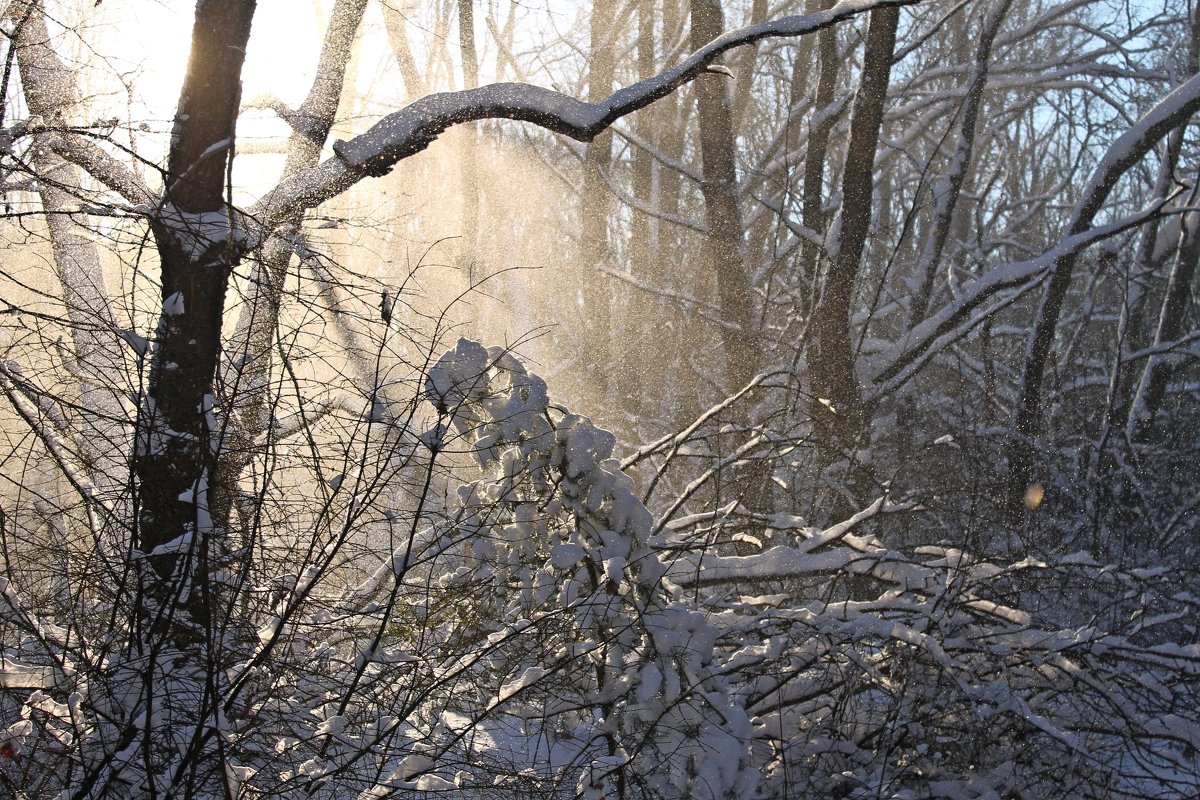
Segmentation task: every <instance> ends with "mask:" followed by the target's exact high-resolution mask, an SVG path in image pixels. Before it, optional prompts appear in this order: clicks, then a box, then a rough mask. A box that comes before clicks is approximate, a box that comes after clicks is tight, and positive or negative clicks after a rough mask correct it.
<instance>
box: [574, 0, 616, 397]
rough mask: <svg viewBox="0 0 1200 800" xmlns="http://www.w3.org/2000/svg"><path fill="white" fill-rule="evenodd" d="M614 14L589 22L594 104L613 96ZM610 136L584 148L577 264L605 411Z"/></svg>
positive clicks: (597, 13) (610, 392)
mask: <svg viewBox="0 0 1200 800" xmlns="http://www.w3.org/2000/svg"><path fill="white" fill-rule="evenodd" d="M616 16H617V14H616V12H615V9H614V8H613V7H612V5H610V4H605V3H596V4H594V5H593V6H592V9H591V13H590V15H589V18H588V36H589V45H588V51H589V52H588V62H587V70H588V72H587V98H588V102H589V103H597V102H601V101H602V100H604V98H606V97H608V96H609V95H611V94H612V91H613V86H614V84H615V80H616V77H615V76H616V63H615V61H614V52H613V49H614V44H615V42H614V39H615V34H616V31H615V29H614V23H615V18H616ZM612 159H613V137H612V132H611V131H608V130H605V131H604V132H602V133H600V134H599V135H597V136H596V137H595V138H594V139H592V141H591V142H590V143H589V144H588V146H587V149H586V151H585V153H584V159H583V194H582V196H581V197H580V217H581V219H580V224H581V230H580V245H581V252H580V260H579V264H580V266H581V267H583V269H584V272H583V273H582V274H581V275H580V281H581V289H582V293H583V298H584V306H583V308H581V309H580V312H581V314H582V319H586V320H588V322H587V324H583V323H582V320H581V326H580V331H583V330H587V329H590V330H591V331H592V333H591V335H590V336H588V338H587V339H586V342H585V346H586V347H587V349H588V350H590V351H591V353H592V355H591V356H590V357H589V358H588V365H589V369H591V370H593V374H592V375H591V376H590V379H591V380H592V382H593V384H594V386H595V388H596V389H597V390H598V391H599V392H600V396H601V397H602V398H603V400H602V403H603V404H604V405H605V406H609V407H612V406H615V405H617V404H616V403H614V402H613V400H614V392H615V389H616V386H615V382H614V380H613V378H614V375H613V372H614V367H615V364H614V361H615V353H614V351H613V346H612V345H613V332H612V293H611V291H610V287H609V285H608V283H609V281H608V279H607V278H604V277H602V276H601V275H600V272H599V270H600V269H602V268H603V267H605V266H607V265H608V264H609V262H610V261H611V260H612V259H611V253H610V243H609V232H608V224H609V220H610V219H611V217H612V211H613V196H612V192H611V190H609V188H608V183H607V181H606V179H605V173H606V172H608V170H609V168H610V166H611V165H612Z"/></svg>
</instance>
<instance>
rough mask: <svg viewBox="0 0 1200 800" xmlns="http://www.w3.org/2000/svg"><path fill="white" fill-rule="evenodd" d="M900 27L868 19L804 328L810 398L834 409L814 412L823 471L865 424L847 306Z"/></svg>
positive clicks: (887, 12) (895, 19) (881, 14)
mask: <svg viewBox="0 0 1200 800" xmlns="http://www.w3.org/2000/svg"><path fill="white" fill-rule="evenodd" d="M899 19H900V12H899V9H897V8H894V7H892V8H880V9H876V10H875V11H872V12H871V20H870V27H869V30H868V32H867V48H866V55H865V56H864V59H863V70H862V79H861V83H860V84H859V87H858V93H857V95H856V96H855V99H854V110H853V119H852V122H851V125H850V144H849V149H848V150H847V153H846V166H845V170H844V172H843V174H842V211H841V220H840V222H841V227H840V231H839V232H838V234H836V235H837V239H836V242H835V245H834V250H833V255H832V259H833V261H832V263H831V264H830V265H829V269H828V271H827V273H826V275H825V280H824V285H823V291H822V293H821V298H820V302H819V303H818V305H817V308H816V310H815V312H814V314H813V319H812V325H811V328H810V332H811V335H812V341H811V345H810V348H809V356H808V368H809V373H810V378H811V382H812V386H813V391H814V393H815V394H816V396H817V397H818V398H820V399H822V400H826V401H828V402H829V403H830V404H832V408H831V409H830V408H828V406H822V407H820V408H818V409H816V413H817V414H818V415H819V419H820V420H821V421H822V422H823V423H824V424H823V427H824V429H825V430H824V435H823V436H822V437H821V439H820V440H819V441H818V446H819V447H820V448H822V451H823V453H824V460H825V461H826V463H831V462H832V461H833V460H836V458H837V456H838V454H839V453H840V451H841V450H843V449H845V448H850V447H853V446H854V445H855V444H856V443H857V442H858V441H859V439H860V438H861V436H862V433H863V426H864V425H865V423H866V413H865V410H864V408H863V404H862V397H861V394H860V389H859V385H858V377H857V375H856V372H855V355H854V348H853V345H852V343H851V335H850V315H851V301H852V300H853V298H854V291H855V288H856V287H857V282H858V269H859V264H860V262H861V260H862V254H863V249H864V247H865V245H866V241H867V234H868V233H869V231H870V226H871V210H872V208H873V205H874V204H873V202H872V187H873V186H874V166H875V151H876V149H877V147H878V145H879V133H880V129H881V126H882V123H883V106H884V101H885V100H886V99H887V88H888V80H889V77H890V75H891V67H892V51H893V49H894V47H895V43H896V28H897V25H898V24H899Z"/></svg>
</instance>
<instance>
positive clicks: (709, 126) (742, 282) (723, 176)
mask: <svg viewBox="0 0 1200 800" xmlns="http://www.w3.org/2000/svg"><path fill="white" fill-rule="evenodd" d="M691 23H692V48H693V49H695V50H699V49H700V48H701V47H702V46H703V45H705V44H707V43H708V42H710V41H712V40H713V39H715V38H717V37H718V36H720V35H721V33H722V32H723V31H724V29H725V15H724V12H723V11H722V9H721V3H720V0H692V6H691ZM726 80H728V79H727V78H726V77H724V76H721V75H714V76H711V77H703V78H700V79H699V80H698V81H697V84H696V92H697V98H698V103H699V110H700V150H701V154H702V157H703V163H704V180H703V183H702V184H701V191H702V193H703V195H704V209H705V220H706V222H707V223H708V238H707V256H708V260H709V262H710V264H711V269H712V270H713V272H714V273H715V275H716V280H717V295H718V300H719V303H720V308H721V317H722V320H723V322H725V323H726V324H725V326H724V327H722V329H721V341H722V344H723V345H724V349H725V375H726V379H727V381H728V384H729V385H728V387H727V388H728V389H729V391H737V390H738V389H740V388H742V387H743V386H745V385H746V384H747V383H749V382H750V379H751V378H753V377H754V375H755V374H756V373H757V372H758V349H757V347H758V337H757V335H756V333H757V331H756V321H755V310H754V292H753V287H752V286H751V278H750V270H749V267H748V266H747V264H746V246H745V242H744V240H743V233H744V230H743V227H744V226H743V224H742V213H741V208H740V207H739V205H738V192H737V163H736V159H735V155H734V146H735V142H734V135H733V116H732V110H731V107H730V102H729V95H728V93H727V86H726V83H725V81H726Z"/></svg>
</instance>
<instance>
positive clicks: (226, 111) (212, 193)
mask: <svg viewBox="0 0 1200 800" xmlns="http://www.w3.org/2000/svg"><path fill="white" fill-rule="evenodd" d="M254 8H255V3H254V2H253V0H207V2H201V3H199V4H198V5H197V7H196V19H195V23H194V27H193V31H192V52H191V57H190V60H189V62H188V68H187V73H186V76H185V78H184V84H183V90H182V92H181V94H180V100H179V107H178V111H177V113H176V118H175V127H174V130H173V132H172V136H171V149H170V154H169V156H168V161H167V185H166V190H165V193H164V196H163V203H162V208H161V210H160V212H159V213H158V214H157V215H156V216H155V217H154V218H153V219H152V221H151V228H152V231H153V233H154V239H155V243H156V245H157V248H158V254H159V261H160V270H161V275H162V297H163V313H162V316H161V318H160V321H159V325H158V330H157V334H156V337H155V342H154V349H153V355H152V357H151V364H150V380H149V385H148V387H147V390H146V393H145V397H144V399H143V403H142V408H141V412H140V417H139V420H138V430H137V441H136V443H135V454H134V465H135V469H136V472H137V476H138V479H139V482H140V492H139V499H140V503H141V510H140V516H139V527H138V537H137V546H138V547H139V548H140V549H141V550H142V551H143V552H146V553H151V552H153V551H154V550H155V548H159V547H162V546H163V545H166V544H168V543H171V542H178V543H179V545H181V546H182V545H184V544H187V543H188V541H187V539H185V538H183V537H185V536H194V537H195V541H194V543H193V544H192V545H190V546H189V547H187V548H181V549H182V550H184V551H185V552H190V551H192V547H193V546H195V545H200V548H199V550H198V551H196V553H197V554H198V555H199V560H200V562H203V561H204V558H205V556H204V552H205V551H206V549H207V544H206V540H207V538H208V537H209V536H211V535H215V536H219V535H220V533H219V532H218V531H216V530H215V529H214V527H213V524H212V519H211V516H210V513H209V508H208V497H207V495H208V489H209V486H208V480H209V475H210V473H211V468H212V466H213V465H214V456H215V454H216V453H218V452H219V449H220V441H219V438H220V437H219V433H220V430H219V428H218V426H217V423H216V420H215V417H214V413H215V411H216V409H215V408H214V407H213V406H214V402H215V401H214V399H213V377H214V375H215V373H216V367H217V360H218V357H219V355H220V350H221V320H222V315H223V312H224V304H225V292H226V288H227V286H228V282H229V277H230V275H231V273H232V271H233V268H234V266H235V265H236V264H237V262H238V258H239V255H240V252H241V250H242V247H243V243H242V242H241V241H240V237H241V225H242V223H241V220H240V219H238V218H237V217H236V215H235V214H234V212H233V209H232V208H231V207H230V206H229V205H228V203H227V202H226V199H225V193H226V186H227V175H228V170H229V168H230V166H231V164H232V160H233V153H234V131H235V127H236V122H237V115H238V104H239V100H240V93H241V70H242V63H243V61H244V59H245V52H246V43H247V41H248V40H249V37H250V23H251V20H252V18H253V15H254ZM176 562H177V558H176V557H175V556H165V557H161V558H156V559H154V560H153V563H155V565H156V567H157V568H158V569H159V571H160V574H162V575H164V577H165V576H169V575H170V574H171V572H172V571H173V570H174V568H175V564H176ZM203 568H204V565H203V563H201V564H200V569H203Z"/></svg>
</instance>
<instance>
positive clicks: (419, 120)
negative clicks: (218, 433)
mask: <svg viewBox="0 0 1200 800" xmlns="http://www.w3.org/2000/svg"><path fill="white" fill-rule="evenodd" d="M915 2H918V0H843V1H842V2H840V3H838V4H837V5H836V6H834V7H833V8H830V9H828V10H825V11H819V12H817V13H814V14H807V15H794V16H788V17H783V18H781V19H777V20H772V21H769V22H764V23H761V24H759V25H751V26H748V27H745V28H738V29H736V30H732V31H729V32H727V33H725V34H723V35H721V36H719V37H717V38H716V39H714V40H713V41H711V42H709V43H708V44H707V45H705V46H704V47H702V48H700V49H699V50H697V51H696V52H695V53H693V54H692V55H691V56H689V57H688V58H687V59H685V60H684V61H683V62H682V63H680V64H679V65H677V66H675V67H673V68H672V69H669V70H667V71H665V72H662V73H659V74H658V75H655V76H653V77H651V78H647V79H645V80H642V81H638V82H637V83H635V84H633V85H632V86H628V87H626V88H624V89H620V90H618V91H617V92H614V93H613V94H612V95H611V96H610V97H608V98H607V99H606V100H603V101H601V102H598V103H588V102H585V101H583V100H579V99H576V98H574V97H571V96H569V95H566V94H563V93H561V92H556V91H554V90H552V89H546V88H543V87H540V86H533V85H530V84H523V83H495V84H490V85H488V86H481V87H479V88H476V89H466V90H463V91H459V92H442V93H438V94H431V95H427V96H425V97H422V98H421V99H419V100H417V101H416V102H414V103H412V104H410V105H408V106H405V107H404V108H402V109H400V110H399V111H396V112H394V113H392V114H389V115H387V116H386V117H384V118H383V119H381V120H380V121H379V122H377V123H375V125H374V126H372V127H371V129H370V130H368V131H366V132H365V133H363V134H361V135H359V136H356V137H354V138H353V139H350V140H349V141H341V140H339V141H337V142H335V143H334V145H333V150H334V153H335V154H336V157H335V158H331V159H327V160H326V161H323V162H322V163H320V164H318V165H317V166H315V167H313V168H312V169H309V170H304V171H303V172H300V173H298V174H296V175H294V176H292V177H290V178H288V179H286V180H284V181H282V182H280V184H279V185H278V186H276V187H275V188H274V189H273V190H272V191H271V192H269V193H268V194H267V195H266V196H265V197H263V199H262V200H260V201H259V203H257V204H256V205H255V207H254V208H253V209H252V215H253V216H256V217H259V218H260V219H261V220H262V221H263V222H264V224H266V225H267V226H271V225H272V224H273V223H274V222H275V220H276V219H278V218H281V217H283V216H284V215H287V214H288V213H291V212H294V210H295V209H296V208H297V207H302V208H312V207H314V206H317V205H319V204H320V203H322V202H324V201H326V200H328V199H330V198H332V197H335V196H337V195H338V194H341V193H342V192H344V191H345V190H346V189H348V188H350V187H351V186H353V185H354V184H356V183H357V182H359V181H360V180H362V179H363V178H364V177H368V176H381V175H386V174H387V173H388V172H389V171H390V170H391V169H392V167H394V166H395V165H396V164H397V163H398V162H400V161H402V160H404V159H406V158H408V157H409V156H412V155H415V154H417V153H419V152H421V151H422V150H424V149H426V148H427V147H429V145H430V144H432V143H433V141H434V140H436V139H437V137H438V136H439V135H441V134H442V132H444V131H445V130H447V129H448V128H450V127H453V126H454V125H461V124H463V123H466V122H474V121H476V120H481V119H512V120H518V121H521V122H531V123H533V124H534V125H537V126H539V127H542V128H545V129H546V130H548V131H552V132H554V133H560V134H562V135H564V136H568V137H570V138H572V139H576V140H578V141H581V142H588V141H591V140H592V139H593V138H595V137H596V136H597V135H598V134H600V133H601V132H602V131H604V130H605V129H607V128H608V127H609V126H611V125H612V124H613V123H614V122H616V121H617V120H618V119H620V118H621V117H624V116H626V115H628V114H631V113H633V112H634V111H637V110H638V109H641V108H645V107H647V106H649V105H651V104H652V103H654V102H655V101H657V100H660V99H662V98H663V97H666V96H667V95H669V94H671V93H672V92H674V91H675V90H676V89H678V88H679V87H681V86H683V85H685V84H687V83H689V82H691V81H693V80H695V79H696V78H697V77H699V76H700V75H703V74H705V73H706V72H713V71H718V72H724V70H717V69H715V68H714V67H713V62H714V61H715V60H716V59H717V58H718V57H719V56H720V55H721V54H723V53H725V52H727V51H729V50H732V49H734V48H735V47H740V46H742V45H748V44H753V43H754V42H758V41H761V40H763V39H768V38H774V37H797V36H803V35H805V34H808V33H813V32H814V31H819V30H822V29H824V28H827V27H829V26H831V25H835V24H837V23H838V22H841V21H842V20H845V19H847V18H848V17H852V16H855V15H857V14H862V13H864V12H868V11H871V10H873V9H876V8H881V7H884V6H903V5H911V4H913V3H915Z"/></svg>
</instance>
